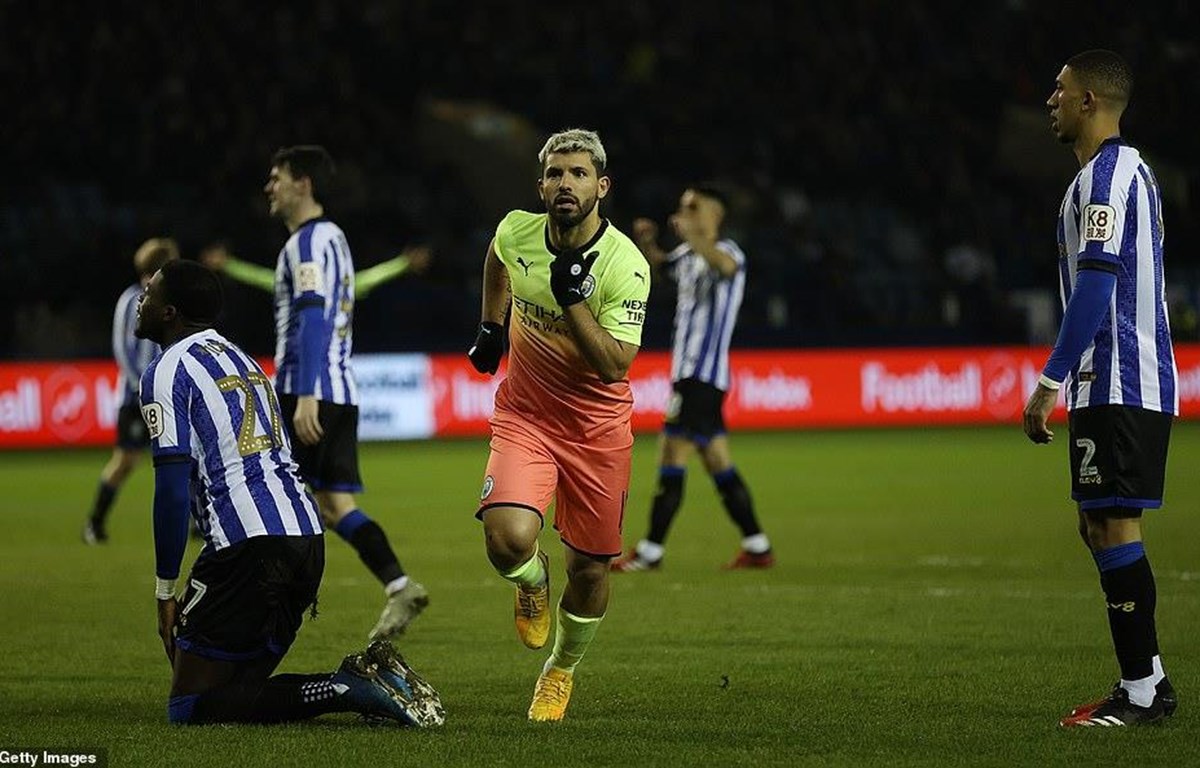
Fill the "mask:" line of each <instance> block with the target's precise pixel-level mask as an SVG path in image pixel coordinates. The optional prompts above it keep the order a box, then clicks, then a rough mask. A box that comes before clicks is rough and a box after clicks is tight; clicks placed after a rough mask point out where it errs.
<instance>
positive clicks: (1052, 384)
mask: <svg viewBox="0 0 1200 768" xmlns="http://www.w3.org/2000/svg"><path fill="white" fill-rule="evenodd" d="M1038 384H1041V385H1042V386H1043V387H1045V388H1046V389H1052V390H1054V391H1055V392H1057V391H1058V390H1059V388H1060V387H1062V382H1061V381H1055V380H1054V379H1052V378H1050V377H1048V376H1047V375H1046V374H1044V373H1043V374H1042V375H1041V376H1038Z"/></svg>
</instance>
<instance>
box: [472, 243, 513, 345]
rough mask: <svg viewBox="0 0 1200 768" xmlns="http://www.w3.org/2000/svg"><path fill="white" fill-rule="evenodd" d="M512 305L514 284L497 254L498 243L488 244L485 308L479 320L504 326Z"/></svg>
mask: <svg viewBox="0 0 1200 768" xmlns="http://www.w3.org/2000/svg"><path fill="white" fill-rule="evenodd" d="M511 303H512V284H511V283H510V282H509V279H508V270H507V269H505V267H504V263H503V262H502V261H500V257H499V256H498V255H497V254H496V241H495V239H493V240H492V242H491V243H489V244H488V250H487V256H485V257H484V260H483V306H482V308H481V310H480V314H479V319H480V321H482V322H485V323H497V324H499V325H504V319H505V317H507V315H508V307H509V305H510V304H511Z"/></svg>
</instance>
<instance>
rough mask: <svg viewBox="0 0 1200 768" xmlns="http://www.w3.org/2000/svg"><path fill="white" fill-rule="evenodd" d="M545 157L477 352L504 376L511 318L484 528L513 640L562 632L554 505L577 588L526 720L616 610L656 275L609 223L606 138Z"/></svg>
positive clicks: (559, 708) (563, 146) (518, 214)
mask: <svg viewBox="0 0 1200 768" xmlns="http://www.w3.org/2000/svg"><path fill="white" fill-rule="evenodd" d="M538 160H539V162H540V163H541V166H542V172H541V176H540V178H539V179H538V183H537V187H538V193H539V194H540V196H541V199H542V202H543V203H544V204H545V206H546V211H547V212H546V213H541V214H533V213H526V212H524V211H513V212H511V213H509V214H508V215H507V216H505V217H504V219H503V220H502V221H501V222H500V225H499V226H498V227H497V228H496V236H495V238H493V240H492V242H491V245H490V246H489V247H488V252H487V256H486V258H485V259H484V267H483V311H482V322H481V324H480V328H479V334H478V336H477V337H476V340H475V344H474V346H472V347H471V349H470V351H469V352H468V355H469V357H470V358H471V362H472V363H473V364H474V366H475V368H476V369H477V370H479V371H480V372H482V373H495V372H496V369H497V367H498V366H499V364H500V357H501V355H502V354H503V350H504V340H503V334H504V323H505V319H506V317H508V316H509V315H510V313H511V318H510V321H509V323H510V328H509V334H508V336H509V348H510V354H509V362H508V373H507V376H506V378H505V379H504V381H503V382H501V383H500V387H499V389H498V390H497V391H496V410H495V415H494V416H493V418H492V422H491V427H492V442H491V454H490V456H489V457H488V463H487V470H486V472H485V477H484V481H483V491H482V493H481V494H480V502H479V509H478V512H477V513H476V517H478V518H479V519H480V520H482V521H483V530H484V537H485V540H486V546H487V555H488V559H489V560H490V561H491V563H492V565H493V567H495V568H496V570H497V571H499V573H500V575H501V576H502V577H504V578H505V579H507V580H508V581H510V582H512V583H513V584H515V585H516V603H515V619H516V625H517V633H518V635H519V636H520V638H521V640H522V641H523V642H524V643H525V645H526V646H528V647H529V648H535V649H536V648H541V647H542V646H543V645H545V643H546V641H547V639H548V638H549V633H550V624H551V620H550V608H549V601H550V584H549V570H548V566H549V557H548V556H547V554H546V553H545V552H542V551H540V550H539V548H538V532H539V531H540V530H541V528H542V524H543V519H542V516H543V514H544V513H545V510H546V508H547V507H548V506H549V505H550V502H551V500H552V499H553V500H554V527H555V529H556V530H557V531H558V533H559V536H560V537H561V539H562V542H563V544H564V545H565V547H564V554H565V557H566V571H567V583H566V586H565V587H564V589H563V592H562V597H561V599H560V601H559V605H558V610H557V616H558V622H557V629H556V632H555V638H554V650H553V651H552V653H551V654H550V658H549V659H547V660H546V662H545V664H544V665H543V667H542V673H541V676H540V677H539V678H538V681H537V686H536V688H535V690H534V695H533V702H532V704H531V705H530V707H529V719H530V720H561V719H562V717H563V715H564V714H565V713H566V709H567V703H568V701H569V700H570V696H571V689H572V686H573V680H574V671H575V665H576V664H578V663H579V660H580V659H581V658H582V657H583V654H584V652H585V651H586V650H587V647H588V645H589V644H590V643H591V641H592V638H593V637H594V636H595V634H596V628H597V627H598V626H599V624H600V620H601V619H603V618H604V612H605V610H606V608H607V606H608V575H609V574H608V571H609V560H610V559H611V558H612V557H614V556H616V555H618V554H619V553H620V551H621V520H622V516H623V513H624V509H625V499H626V495H627V493H628V490H629V472H630V460H631V451H632V446H633V433H632V431H631V428H630V417H631V415H632V412H633V396H632V394H631V392H630V389H629V381H628V379H627V378H626V374H627V372H628V371H629V366H630V364H631V363H632V362H633V358H634V355H636V354H637V351H638V347H639V346H640V344H641V336H642V324H643V319H644V315H645V306H646V299H647V298H648V297H649V295H650V279H649V278H650V272H649V267H648V264H647V263H646V259H645V258H644V257H643V256H642V254H641V253H640V252H639V251H638V249H637V247H636V246H635V245H634V244H633V243H632V242H631V241H630V240H629V238H627V237H626V236H625V235H623V234H621V233H620V232H618V231H617V230H616V228H615V227H613V226H612V225H611V224H609V222H608V221H607V220H605V219H603V218H601V217H600V208H599V203H600V200H601V199H603V198H604V196H605V195H606V194H608V190H609V184H610V180H609V177H608V175H607V173H606V172H605V171H606V157H605V152H604V147H603V145H602V144H601V143H600V137H599V136H597V135H596V134H595V133H593V132H592V131H586V130H578V129H576V130H569V131H563V132H561V133H557V134H555V135H553V136H551V137H550V140H549V141H547V142H546V145H545V146H544V147H543V148H542V150H541V152H540V153H539V154H538Z"/></svg>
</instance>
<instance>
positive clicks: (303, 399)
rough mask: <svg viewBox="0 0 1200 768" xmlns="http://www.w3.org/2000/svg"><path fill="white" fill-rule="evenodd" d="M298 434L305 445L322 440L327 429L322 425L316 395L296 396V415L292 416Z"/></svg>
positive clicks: (314, 443)
mask: <svg viewBox="0 0 1200 768" xmlns="http://www.w3.org/2000/svg"><path fill="white" fill-rule="evenodd" d="M292 424H293V425H294V426H295V427H296V436H297V437H299V438H300V440H301V442H303V443H304V444H305V445H316V444H317V443H319V442H321V437H322V436H324V434H325V430H324V429H322V427H321V419H320V408H319V406H318V405H317V398H316V396H315V395H300V396H299V397H297V398H296V415H295V416H293V417H292Z"/></svg>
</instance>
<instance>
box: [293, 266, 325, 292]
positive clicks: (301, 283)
mask: <svg viewBox="0 0 1200 768" xmlns="http://www.w3.org/2000/svg"><path fill="white" fill-rule="evenodd" d="M319 290H321V268H320V267H318V266H317V265H316V264H314V263H313V262H311V261H306V262H304V263H303V264H301V265H300V266H299V267H297V268H296V292H297V293H308V292H310V291H319Z"/></svg>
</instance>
